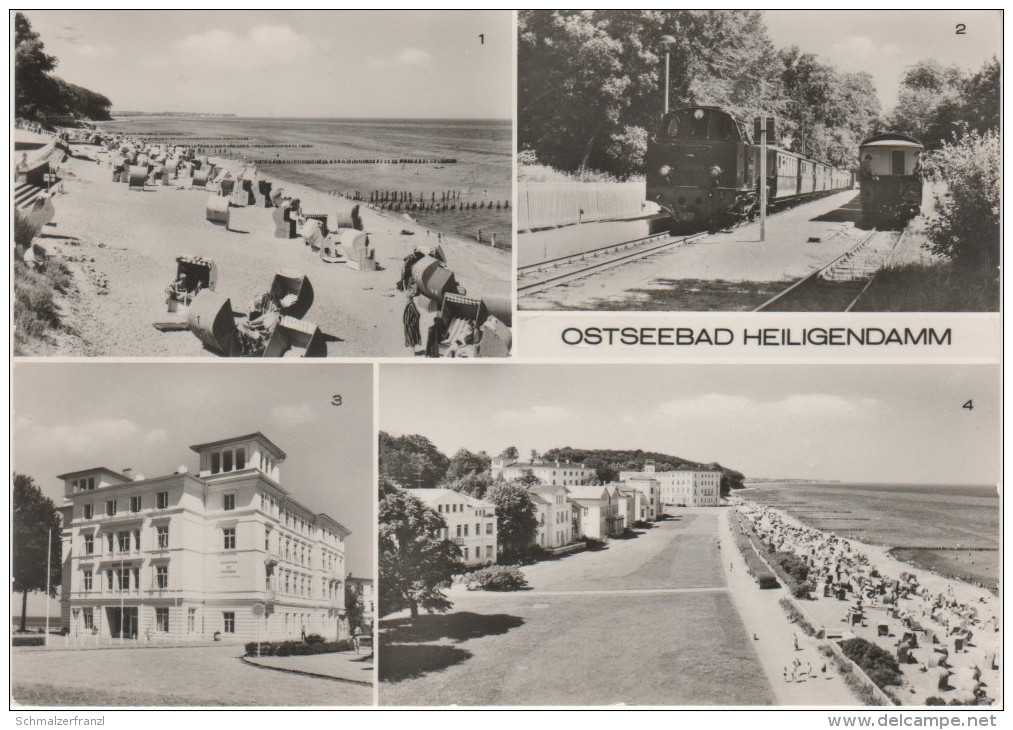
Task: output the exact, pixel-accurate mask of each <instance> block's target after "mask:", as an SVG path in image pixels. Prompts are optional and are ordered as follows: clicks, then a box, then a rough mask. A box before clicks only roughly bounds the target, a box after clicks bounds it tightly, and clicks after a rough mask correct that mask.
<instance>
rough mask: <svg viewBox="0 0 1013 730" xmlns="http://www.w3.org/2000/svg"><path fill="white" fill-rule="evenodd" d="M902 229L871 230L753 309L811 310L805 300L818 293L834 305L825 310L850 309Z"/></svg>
mask: <svg viewBox="0 0 1013 730" xmlns="http://www.w3.org/2000/svg"><path fill="white" fill-rule="evenodd" d="M905 234H906V231H901V232H900V233H898V232H897V231H873V232H872V233H870V234H869V235H868V236H866V237H865V238H863V239H862V240H861V241H859V242H858V243H857V244H855V245H854V246H852V247H851V248H850V249H848V250H847V251H845V252H844V253H843V254H841V255H840V256H838V257H837V258H835V259H834V260H833V261H831V262H830V263H829V264H827V265H826V266H824V267H823V268H820V269H817V270H816V271H813V272H812V273H810V274H808V275H806V276H804V277H803V278H801V279H799V280H798V281H796V282H795V283H794V284H792V285H791V286H789V287H788V288H787V289H785V290H783V291H782V292H780V293H779V294H777V295H776V296H773V297H771V298H770V299H768V300H767V301H765V302H764V303H763V304H761V305H760V306H759V307H757V308H756V309H754V310H753V311H754V312H784V311H812V308H811V305H810V306H806V303H807V302H809V301H811V300H812V298H813V297H816V296H821V295H826V296H821V301H823V302H824V303H834V304H836V305H837V306H836V307H835V308H833V309H831V310H829V311H843V312H850V311H851V310H852V309H853V308H854V307H855V305H856V304H857V303H858V301H859V300H860V299H861V298H862V296H863V295H864V294H865V292H866V291H868V289H869V287H870V286H871V285H872V282H873V280H874V279H875V277H876V274H877V273H878V272H879V271H880V270H881V269H883V268H884V267H885V266H886V265H887V264H888V263H889V262H890V260H891V259H892V258H893V254H894V251H896V250H897V246H898V245H899V244H900V242H901V240H902V239H903V238H904V235H905Z"/></svg>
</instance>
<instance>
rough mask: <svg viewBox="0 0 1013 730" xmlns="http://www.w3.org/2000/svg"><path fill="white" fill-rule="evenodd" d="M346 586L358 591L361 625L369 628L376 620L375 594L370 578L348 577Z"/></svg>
mask: <svg viewBox="0 0 1013 730" xmlns="http://www.w3.org/2000/svg"><path fill="white" fill-rule="evenodd" d="M348 585H349V586H352V587H354V588H357V589H358V591H359V608H360V609H361V610H362V624H363V626H364V627H367V628H368V627H371V626H372V625H373V620H374V619H375V618H376V593H375V592H374V586H373V579H372V578H357V577H354V576H351V575H350V576H348Z"/></svg>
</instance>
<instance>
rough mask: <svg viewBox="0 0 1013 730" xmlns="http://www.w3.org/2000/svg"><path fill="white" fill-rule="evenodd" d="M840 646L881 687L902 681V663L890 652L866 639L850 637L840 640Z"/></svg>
mask: <svg viewBox="0 0 1013 730" xmlns="http://www.w3.org/2000/svg"><path fill="white" fill-rule="evenodd" d="M840 646H841V649H842V650H843V651H844V654H845V655H846V656H847V657H848V659H850V660H851V661H853V662H854V663H855V664H857V665H858V666H860V667H861V668H862V671H863V672H865V673H866V675H868V677H869V679H871V680H872V681H873V682H875V683H876V686H877V687H879V688H880V689H885V688H886V687H888V686H890V685H899V684H900V683H901V679H902V678H903V675H902V674H901V671H900V665H899V664H897V660H896V659H895V658H894V657H893V655H892V654H891V653H890V652H888V651H886V650H885V649H881V648H880V647H878V646H876V645H875V644H873V643H872V642H869V641H866V640H865V639H848V640H846V641H842V642H840Z"/></svg>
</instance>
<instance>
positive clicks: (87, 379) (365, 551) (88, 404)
mask: <svg viewBox="0 0 1013 730" xmlns="http://www.w3.org/2000/svg"><path fill="white" fill-rule="evenodd" d="M336 394H340V395H341V396H342V405H341V406H334V405H332V404H331V400H332V396H333V395H336ZM372 420H373V386H372V366H371V365H368V364H366V365H357V364H356V365H344V364H340V365H339V364H326V365H319V364H304V363H293V362H291V361H289V362H286V363H284V364H280V363H256V362H242V363H228V364H224V363H183V364H180V363H174V364H164V363H143V364H132V363H126V364H124V363H96V362H77V363H73V364H58V363H29V364H26V363H17V364H16V365H15V374H14V387H13V439H14V454H13V468H14V471H16V472H18V473H21V474H27V475H29V476H31V477H32V478H33V479H34V480H35V483H36V484H37V485H38V486H39V487H40V488H41V489H42V491H43V493H44V494H45V495H47V496H48V497H51V498H52V499H53V500H54V501H55V502H56V503H57V505H59V504H60V503H61V502H63V499H64V493H63V482H62V481H60V480H59V479H57V478H56V475H57V474H64V473H66V472H70V471H77V470H80V469H90V468H93V467H97V466H105V467H108V468H110V469H112V470H114V471H119V470H121V469H123V468H126V467H132V468H133V469H134V471H135V472H139V473H142V474H144V475H145V476H146V477H156V476H162V475H165V474H171V473H173V472H175V471H176V469H177V468H178V466H180V465H186V466H187V467H189V469H190V471H191V473H197V471H198V458H197V454H196V453H195V452H193V451H191V450H190V446H191V445H192V444H200V443H207V442H209V441H217V440H219V439H224V438H230V437H232V436H242V435H244V434H248V433H252V432H254V431H260V432H262V433H263V434H264V435H265V436H267V437H268V438H269V439H271V440H272V441H273V442H274V443H276V444H277V445H278V446H279V447H280V448H281V450H282V451H284V452H285V453H286V454H287V459H286V460H285V462H284V463H283V464H282V465H281V467H280V469H281V480H280V483H281V486H282V487H283V488H285V489H286V490H287V491H288V492H289V493H290V494H291V495H292V496H293V497H294V498H295V499H296V500H298V501H299V502H301V503H302V504H303V505H305V506H306V507H308V508H309V509H311V510H313V511H315V512H324V513H326V514H328V515H330V516H331V517H333V518H334V519H336V520H337V521H338V522H340V523H341V524H343V525H344V526H345V527H347V528H348V529H349V530H351V531H352V534H351V535H350V536H349V537H348V539H347V541H346V545H345V561H346V565H347V569H348V570H349V571H350V572H351V573H352V574H353V575H361V576H371V575H372V574H373V549H374V545H375V539H374V536H373V533H374V530H373V524H374V521H373V504H374V501H375V500H374V494H375V491H376V490H375V488H374V484H375V479H374V477H373V443H374V442H373V428H372ZM17 601H18V603H17V604H16V605H17V608H16V609H15V611H14V613H16V614H17V615H20V595H19V596H18V597H17ZM33 610H39V612H40V613H42V612H44V611H45V602H44V599H43V598H42V597H41V595H38V594H33V595H32V596H31V597H30V600H29V613H32V612H33Z"/></svg>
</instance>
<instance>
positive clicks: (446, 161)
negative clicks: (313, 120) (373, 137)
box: [246, 157, 457, 165]
mask: <svg viewBox="0 0 1013 730" xmlns="http://www.w3.org/2000/svg"><path fill="white" fill-rule="evenodd" d="M246 162H248V163H250V164H253V165H453V164H454V163H456V162H457V159H456V158H453V157H450V158H407V157H403V158H383V157H366V158H339V159H330V158H323V157H303V158H299V159H286V158H280V157H263V158H261V157H251V158H247V160H246Z"/></svg>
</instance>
